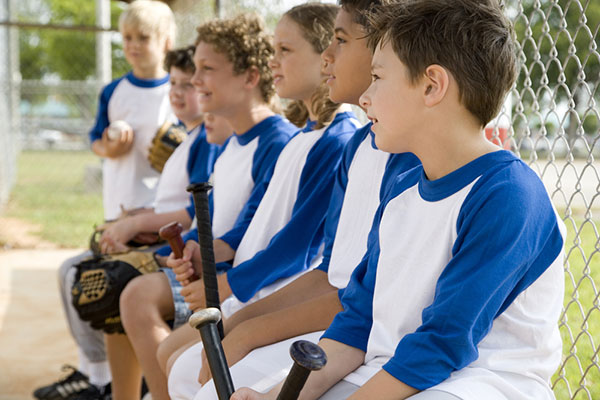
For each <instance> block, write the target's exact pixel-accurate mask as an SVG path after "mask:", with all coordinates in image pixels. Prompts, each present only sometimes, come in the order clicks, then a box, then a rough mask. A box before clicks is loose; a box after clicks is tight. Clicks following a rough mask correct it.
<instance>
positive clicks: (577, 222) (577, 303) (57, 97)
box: [0, 0, 600, 399]
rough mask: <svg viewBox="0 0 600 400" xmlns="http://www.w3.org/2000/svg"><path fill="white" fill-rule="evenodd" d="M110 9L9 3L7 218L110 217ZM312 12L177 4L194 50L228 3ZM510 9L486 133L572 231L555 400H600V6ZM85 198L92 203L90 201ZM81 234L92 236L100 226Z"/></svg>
mask: <svg viewBox="0 0 600 400" xmlns="http://www.w3.org/2000/svg"><path fill="white" fill-rule="evenodd" d="M99 1H106V0H97V1H95V2H94V1H86V2H81V1H78V0H61V1H58V0H22V1H16V0H3V1H2V2H0V22H2V25H0V120H2V121H5V124H4V129H3V130H1V131H0V205H4V208H2V207H1V206H0V210H4V212H3V214H4V215H2V214H0V217H3V216H7V215H8V216H16V217H18V218H20V219H25V220H27V219H28V218H31V220H32V221H33V222H37V223H41V224H42V225H43V224H44V223H45V222H39V220H37V219H36V217H35V216H31V214H34V213H33V212H30V213H29V214H28V213H27V212H26V211H24V210H23V204H24V203H27V202H34V203H35V201H36V200H35V199H34V198H30V197H31V196H34V195H31V194H29V195H23V193H25V192H27V190H28V189H27V188H28V187H27V183H28V182H29V181H35V182H36V185H38V188H39V187H41V186H43V184H44V182H46V183H48V182H50V183H48V185H49V186H50V187H49V188H48V190H47V191H46V192H43V191H41V192H40V194H39V196H42V197H44V198H43V200H44V202H45V203H48V199H49V197H50V196H51V195H56V196H61V198H62V200H61V201H57V203H56V204H57V205H56V207H57V209H61V210H62V211H63V212H62V213H59V215H60V217H58V219H59V220H61V221H63V222H64V221H66V220H68V219H69V218H71V219H73V220H74V221H75V222H78V218H83V217H77V215H78V214H77V213H76V212H75V207H76V206H75V204H79V203H82V204H84V207H85V211H86V214H85V215H89V214H90V213H93V212H95V213H96V214H94V215H95V216H97V218H100V216H101V209H100V207H101V202H100V201H99V199H100V192H99V188H100V187H101V185H100V181H99V180H98V179H99V175H98V174H97V172H98V170H99V165H100V161H99V160H98V158H97V157H95V156H93V155H91V153H90V152H89V150H88V148H89V143H88V139H87V131H88V130H89V128H90V127H91V125H92V123H93V120H94V116H95V112H96V105H97V97H98V93H99V91H100V89H101V87H102V86H103V85H104V84H106V83H107V82H106V77H104V78H102V73H101V72H100V71H99V68H101V67H100V66H101V65H102V62H101V61H100V62H99V60H98V59H97V57H98V54H100V53H99V52H98V51H97V50H96V43H97V41H98V40H99V38H100V37H101V35H108V37H109V42H110V51H109V52H108V54H109V55H110V64H109V65H110V76H111V77H113V78H114V77H117V76H120V75H122V74H123V73H125V72H126V71H127V69H128V68H127V64H126V62H125V60H124V57H123V52H122V49H121V42H120V37H119V34H118V33H117V32H116V31H114V30H112V31H111V30H104V29H100V28H95V27H96V26H97V25H99V24H97V23H96V9H95V5H97V4H99ZM331 2H333V1H331ZM299 3H301V1H297V0H291V1H286V2H278V1H269V0H247V1H242V0H238V1H234V0H222V1H220V2H214V1H208V0H206V1H205V0H203V1H195V0H174V1H172V2H171V3H170V4H171V7H172V8H173V10H174V12H175V14H176V18H177V23H178V30H179V35H178V45H180V46H183V45H187V44H190V43H192V42H193V41H194V39H195V36H196V34H195V27H196V26H197V25H198V24H199V23H201V22H203V21H205V20H207V19H210V18H213V17H214V16H215V15H216V13H217V7H215V5H216V4H219V7H218V12H219V13H220V15H221V16H224V17H226V16H231V15H234V14H236V13H238V12H240V11H248V10H253V11H257V12H258V13H260V14H262V15H263V16H264V17H265V19H266V21H267V24H268V25H269V26H270V27H271V28H272V27H273V26H274V24H275V22H276V21H277V18H278V15H280V13H281V12H282V11H284V10H285V9H287V8H289V7H291V6H293V5H295V4H299ZM124 6H125V3H122V2H117V1H112V2H110V12H109V14H110V26H112V27H116V26H117V23H116V21H117V19H118V15H119V13H120V12H121V10H122V9H123V7H124ZM504 8H505V12H506V14H507V15H508V16H509V17H510V18H511V20H512V21H513V23H514V26H515V32H516V37H517V41H518V57H519V61H520V73H519V78H518V81H517V83H516V85H515V87H514V89H513V90H512V92H511V94H510V97H509V99H508V101H507V102H506V104H505V107H504V109H503V111H502V113H501V115H500V116H499V118H498V119H497V120H496V121H494V123H492V124H491V125H490V126H489V127H488V128H487V129H486V134H487V135H488V137H489V138H490V140H493V141H495V142H496V143H498V144H501V145H502V146H503V147H504V148H506V149H510V150H512V151H514V152H515V153H516V154H518V155H519V156H520V157H521V158H522V159H523V160H525V161H526V162H527V163H528V164H529V165H530V166H531V167H532V168H533V169H534V170H535V171H536V172H537V173H538V174H539V175H540V177H541V178H542V180H543V181H544V183H545V185H546V187H547V189H548V192H549V193H550V196H551V198H552V200H553V202H554V205H555V207H556V208H557V210H558V212H559V214H560V216H561V217H562V218H563V220H564V222H565V224H566V225H567V227H568V238H567V242H566V243H565V252H566V261H565V282H566V294H565V302H564V310H563V313H562V315H561V318H560V330H561V333H562V337H563V341H564V345H563V353H564V356H563V360H562V363H561V366H560V368H559V370H558V371H557V373H556V374H555V376H554V378H553V380H552V385H553V388H554V391H555V393H556V396H557V398H558V399H600V365H599V362H600V360H599V352H600V293H599V290H600V289H599V287H598V286H599V285H600V233H599V228H600V217H599V216H598V215H599V213H600V199H599V197H600V164H598V162H597V161H596V159H597V158H598V157H600V108H599V106H598V102H599V100H600V90H599V86H600V53H599V50H598V41H599V33H598V31H599V29H600V2H599V1H597V0H504ZM65 26H67V27H65ZM73 26H75V28H73ZM77 26H81V27H85V28H80V29H77V28H76V27H77ZM68 27H71V28H68ZM104 37H105V38H106V36H104ZM105 65H106V64H105ZM17 155H18V156H17ZM17 170H18V174H17ZM28 174H29V175H28ZM36 179H37V180H36ZM11 189H12V190H11ZM38 191H39V189H38ZM67 191H71V192H73V193H74V194H75V196H76V200H74V202H73V203H70V202H68V201H65V200H64V198H65V197H68V196H67V194H66V193H67ZM9 194H10V196H9ZM69 196H70V195H69ZM86 196H88V197H89V198H91V199H92V200H89V198H88V197H86ZM84 197H85V198H86V199H88V200H86V201H82V200H81V199H82V198H84ZM94 199H95V200H94ZM88 201H92V203H89V202H88ZM90 204H91V205H90ZM92 210H93V212H92ZM73 215H75V216H73ZM82 215H83V214H82ZM46 222H47V221H46ZM95 222H99V220H96V221H95ZM79 224H80V225H82V224H83V225H85V226H84V232H87V230H89V227H90V224H91V222H87V221H86V222H85V223H83V222H81V221H79ZM3 229H4V230H7V229H8V230H9V231H10V229H11V227H10V226H4V227H3ZM41 234H45V235H47V238H48V239H49V240H53V238H54V240H56V241H57V243H59V244H62V245H72V244H73V243H72V242H67V243H62V242H60V241H58V240H57V239H56V237H58V236H60V235H59V234H56V233H54V234H53V231H45V230H42V232H41ZM53 235H54V236H53ZM83 236H85V235H83ZM490 239H491V238H490ZM1 244H2V243H1V241H0V245H1ZM78 244H79V243H78Z"/></svg>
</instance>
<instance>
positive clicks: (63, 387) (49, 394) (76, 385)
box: [33, 365, 90, 400]
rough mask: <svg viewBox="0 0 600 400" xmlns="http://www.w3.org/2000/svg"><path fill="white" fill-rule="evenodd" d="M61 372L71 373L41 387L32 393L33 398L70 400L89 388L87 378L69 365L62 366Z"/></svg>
mask: <svg viewBox="0 0 600 400" xmlns="http://www.w3.org/2000/svg"><path fill="white" fill-rule="evenodd" d="M62 370H63V371H68V370H70V371H71V374H69V375H68V376H67V377H66V378H63V379H61V380H59V381H57V382H54V383H52V384H50V385H47V386H42V387H41V388H38V389H36V390H35V391H34V392H33V397H35V398H36V399H38V400H65V399H71V398H72V396H73V395H75V394H78V393H80V392H82V391H84V390H86V389H87V388H89V387H90V382H89V380H88V377H87V376H86V375H84V374H83V373H81V372H80V371H78V370H77V369H76V368H75V367H72V366H70V365H63V367H62Z"/></svg>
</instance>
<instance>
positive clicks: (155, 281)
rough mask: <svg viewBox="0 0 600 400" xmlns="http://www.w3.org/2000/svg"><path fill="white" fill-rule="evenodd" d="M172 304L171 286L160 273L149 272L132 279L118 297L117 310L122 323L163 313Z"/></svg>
mask: <svg viewBox="0 0 600 400" xmlns="http://www.w3.org/2000/svg"><path fill="white" fill-rule="evenodd" d="M169 304H171V305H172V299H171V288H170V286H169V282H168V280H167V279H166V278H165V277H164V274H162V273H149V274H145V275H141V276H138V277H136V278H134V279H132V280H131V281H130V282H129V283H128V284H127V285H126V286H125V289H123V292H122V293H121V296H120V298H119V310H120V313H121V320H122V322H123V324H124V325H127V324H128V321H132V320H137V319H143V320H150V319H151V318H152V317H153V316H155V315H158V316H160V315H161V314H164V313H165V309H168V305H169ZM171 307H172V306H171Z"/></svg>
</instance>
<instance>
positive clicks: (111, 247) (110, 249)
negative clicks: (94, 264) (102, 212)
mask: <svg viewBox="0 0 600 400" xmlns="http://www.w3.org/2000/svg"><path fill="white" fill-rule="evenodd" d="M102 236H103V238H104V239H101V240H100V252H101V253H102V254H115V253H125V252H128V251H129V250H130V249H129V247H128V246H126V245H124V244H123V243H120V242H118V241H116V240H114V239H113V238H111V237H110V236H106V237H105V236H104V235H102Z"/></svg>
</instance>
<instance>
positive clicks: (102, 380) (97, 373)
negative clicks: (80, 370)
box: [88, 361, 112, 387]
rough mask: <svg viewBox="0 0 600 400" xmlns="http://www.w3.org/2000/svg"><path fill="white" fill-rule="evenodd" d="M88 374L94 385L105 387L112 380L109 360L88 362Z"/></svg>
mask: <svg viewBox="0 0 600 400" xmlns="http://www.w3.org/2000/svg"><path fill="white" fill-rule="evenodd" d="M88 376H89V377H90V383H91V384H92V385H94V386H98V387H103V386H104V385H106V384H107V383H109V382H110V381H111V380H112V376H111V374H110V367H109V366H108V361H101V362H90V363H89V364H88Z"/></svg>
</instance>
